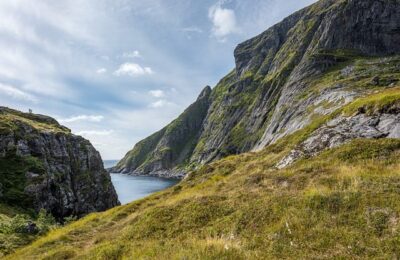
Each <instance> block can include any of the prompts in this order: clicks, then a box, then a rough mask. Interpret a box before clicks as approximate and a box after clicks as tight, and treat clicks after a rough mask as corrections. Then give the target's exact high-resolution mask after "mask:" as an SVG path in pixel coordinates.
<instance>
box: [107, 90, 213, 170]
mask: <svg viewBox="0 0 400 260" xmlns="http://www.w3.org/2000/svg"><path fill="white" fill-rule="evenodd" d="M210 94H211V88H210V87H209V86H207V87H205V88H204V89H203V91H202V92H201V93H200V95H199V97H198V98H197V100H196V102H194V103H193V104H192V105H190V106H189V107H188V108H187V109H186V110H185V111H184V112H183V113H182V115H180V116H179V117H178V118H177V119H176V120H174V121H173V122H172V123H171V124H169V125H168V126H167V127H165V128H163V129H162V130H161V131H159V132H157V133H155V134H153V135H152V136H150V137H148V138H146V139H144V140H143V141H140V142H139V143H138V144H136V145H135V147H134V148H133V149H132V150H131V151H130V152H128V153H127V154H126V155H125V157H124V158H123V159H122V160H121V161H120V162H119V163H118V165H117V166H116V167H114V168H113V169H111V171H114V172H122V173H131V174H136V175H144V174H149V173H151V174H152V175H158V176H164V177H182V176H183V175H184V171H183V169H179V168H176V166H178V165H183V164H187V163H188V162H189V159H190V157H191V155H192V153H193V150H194V148H195V147H196V145H197V143H198V139H199V137H200V134H201V130H202V125H203V121H204V118H205V116H206V115H207V111H208V108H209V105H210Z"/></svg>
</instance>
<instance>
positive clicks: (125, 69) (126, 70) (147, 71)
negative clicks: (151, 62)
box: [114, 63, 154, 77]
mask: <svg viewBox="0 0 400 260" xmlns="http://www.w3.org/2000/svg"><path fill="white" fill-rule="evenodd" d="M153 73H154V72H153V70H152V69H151V68H150V67H142V66H140V65H139V64H137V63H124V64H121V66H120V67H119V68H118V70H116V71H115V72H114V75H116V76H123V75H128V76H132V77H135V76H143V75H151V74H153Z"/></svg>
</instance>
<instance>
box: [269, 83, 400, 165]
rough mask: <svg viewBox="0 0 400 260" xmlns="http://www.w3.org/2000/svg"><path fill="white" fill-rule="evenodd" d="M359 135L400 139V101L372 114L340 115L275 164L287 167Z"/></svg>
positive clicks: (362, 112)
mask: <svg viewBox="0 0 400 260" xmlns="http://www.w3.org/2000/svg"><path fill="white" fill-rule="evenodd" d="M399 92H400V89H399ZM358 138H370V139H371V138H372V139H379V138H398V139H400V102H399V103H398V104H395V105H393V106H391V107H388V108H386V109H385V110H383V111H379V112H377V113H375V114H373V115H368V114H366V113H365V112H364V111H362V110H361V111H360V112H359V113H357V114H356V115H353V116H349V117H346V116H338V117H336V118H335V119H333V120H330V121H329V122H327V123H326V124H325V125H323V126H322V127H320V128H319V129H318V130H316V131H315V132H314V133H313V134H312V135H311V136H310V137H308V138H307V139H306V140H305V141H304V142H303V143H301V144H300V145H299V146H298V147H297V148H296V149H294V150H292V151H291V152H290V154H289V155H287V156H286V157H284V158H283V159H282V160H281V161H280V162H279V163H278V165H277V166H276V167H277V168H278V169H281V168H284V167H287V166H289V165H291V164H292V163H293V162H295V161H297V160H298V159H300V158H304V157H311V156H315V155H317V154H318V153H320V152H321V151H324V150H325V149H329V148H334V147H337V146H340V145H343V144H345V143H347V142H349V141H351V140H353V139H358Z"/></svg>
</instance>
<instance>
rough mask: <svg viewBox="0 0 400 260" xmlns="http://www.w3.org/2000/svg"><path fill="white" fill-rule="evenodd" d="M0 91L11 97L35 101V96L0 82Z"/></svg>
mask: <svg viewBox="0 0 400 260" xmlns="http://www.w3.org/2000/svg"><path fill="white" fill-rule="evenodd" d="M0 92H1V93H2V94H4V95H6V96H9V97H11V98H12V99H16V100H22V101H29V102H33V103H37V99H36V97H34V96H33V95H31V94H29V93H26V92H24V91H22V90H19V89H18V88H16V87H13V86H10V85H5V84H2V83H0Z"/></svg>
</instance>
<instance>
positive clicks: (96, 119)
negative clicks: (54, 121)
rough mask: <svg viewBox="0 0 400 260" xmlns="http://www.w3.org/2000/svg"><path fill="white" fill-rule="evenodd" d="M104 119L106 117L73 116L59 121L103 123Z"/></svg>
mask: <svg viewBox="0 0 400 260" xmlns="http://www.w3.org/2000/svg"><path fill="white" fill-rule="evenodd" d="M103 119H104V116H95V115H91V116H88V115H79V116H73V117H69V118H65V119H59V120H58V121H59V122H60V123H74V122H78V121H87V122H101V121H102V120H103Z"/></svg>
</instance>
